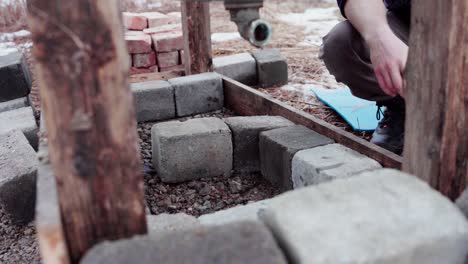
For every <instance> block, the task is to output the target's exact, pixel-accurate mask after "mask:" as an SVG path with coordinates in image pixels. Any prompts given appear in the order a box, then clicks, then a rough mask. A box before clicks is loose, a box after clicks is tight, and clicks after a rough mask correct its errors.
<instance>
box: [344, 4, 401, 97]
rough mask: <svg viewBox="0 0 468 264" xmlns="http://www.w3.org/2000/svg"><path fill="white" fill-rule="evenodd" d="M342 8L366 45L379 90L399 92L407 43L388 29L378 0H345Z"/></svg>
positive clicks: (384, 9) (383, 10) (388, 92)
mask: <svg viewBox="0 0 468 264" xmlns="http://www.w3.org/2000/svg"><path fill="white" fill-rule="evenodd" d="M344 12H345V14H346V17H347V18H348V20H349V21H350V22H351V24H353V26H354V27H355V28H356V29H357V30H358V31H359V32H360V33H361V35H362V37H363V38H364V40H365V41H366V43H367V45H368V46H369V48H370V53H371V61H372V66H373V67H374V71H375V74H376V76H377V81H378V82H379V85H380V87H381V88H382V90H383V91H384V92H385V93H387V94H388V95H390V96H396V95H398V94H401V95H402V93H403V92H402V90H403V72H404V69H405V65H406V60H407V57H408V46H407V45H406V44H405V43H403V42H402V41H401V40H400V39H399V38H398V37H397V36H396V35H395V34H394V33H393V31H392V29H391V28H390V26H389V25H388V22H387V10H386V8H385V5H384V3H383V1H382V0H348V1H347V2H346V5H345V8H344Z"/></svg>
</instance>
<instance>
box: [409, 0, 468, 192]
mask: <svg viewBox="0 0 468 264" xmlns="http://www.w3.org/2000/svg"><path fill="white" fill-rule="evenodd" d="M413 5H414V7H413V14H412V16H413V17H412V22H411V26H412V28H411V37H410V52H409V60H408V66H407V71H406V73H407V74H406V80H407V83H408V88H407V89H406V91H405V97H406V103H407V114H406V116H407V120H406V139H405V152H404V157H405V161H404V164H403V169H404V170H405V171H407V172H409V173H411V174H414V175H417V176H418V177H420V178H421V179H423V180H425V181H427V182H428V183H429V184H430V185H431V186H432V187H434V188H435V189H437V190H439V191H440V192H442V193H443V194H444V195H446V196H448V197H450V198H451V199H453V200H455V199H456V198H457V197H458V196H459V195H460V194H461V192H462V191H463V190H464V189H465V187H466V185H467V183H468V179H467V178H468V122H467V121H468V120H467V113H468V78H467V76H468V1H464V0H461V1H456V0H444V1H436V0H415V1H413Z"/></svg>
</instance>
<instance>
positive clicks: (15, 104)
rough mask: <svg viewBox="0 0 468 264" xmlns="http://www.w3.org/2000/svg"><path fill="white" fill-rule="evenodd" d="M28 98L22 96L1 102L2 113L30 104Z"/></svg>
mask: <svg viewBox="0 0 468 264" xmlns="http://www.w3.org/2000/svg"><path fill="white" fill-rule="evenodd" d="M28 105H29V103H28V98H27V97H22V98H18V99H13V100H10V101H6V102H3V103H0V113H2V112H7V111H11V110H15V109H18V108H22V107H26V106H28Z"/></svg>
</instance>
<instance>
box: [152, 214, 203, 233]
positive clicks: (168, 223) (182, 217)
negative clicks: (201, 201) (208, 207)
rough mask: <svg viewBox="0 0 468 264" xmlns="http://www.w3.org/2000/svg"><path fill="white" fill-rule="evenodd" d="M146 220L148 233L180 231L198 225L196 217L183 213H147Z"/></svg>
mask: <svg viewBox="0 0 468 264" xmlns="http://www.w3.org/2000/svg"><path fill="white" fill-rule="evenodd" d="M146 222H147V225H148V232H149V234H154V235H159V234H161V233H166V232H169V231H182V230H187V229H191V228H194V227H195V226H198V225H200V223H199V222H198V220H197V218H195V217H193V216H190V215H187V214H184V213H179V214H174V215H170V214H160V215H147V216H146Z"/></svg>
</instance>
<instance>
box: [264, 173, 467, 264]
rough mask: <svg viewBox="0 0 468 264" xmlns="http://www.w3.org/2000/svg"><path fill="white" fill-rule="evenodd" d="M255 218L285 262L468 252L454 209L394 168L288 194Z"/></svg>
mask: <svg viewBox="0 0 468 264" xmlns="http://www.w3.org/2000/svg"><path fill="white" fill-rule="evenodd" d="M261 218H262V219H263V220H264V221H265V223H266V224H267V225H268V226H269V227H270V229H271V230H272V232H273V233H274V234H275V237H276V238H277V239H278V241H279V243H280V245H281V246H282V248H284V249H285V250H286V251H287V254H288V256H289V258H290V259H291V260H292V263H315V264H322V263H356V264H357V263H388V264H390V263H392V264H414V263H424V264H440V263H451V264H462V263H464V261H465V257H466V256H467V253H468V247H467V245H468V222H467V220H466V219H465V217H464V216H463V215H462V213H461V212H460V210H458V209H457V208H456V207H455V206H454V204H453V203H451V202H450V201H449V200H448V199H446V198H445V197H443V196H442V195H440V194H439V193H438V192H436V191H434V190H433V189H431V188H430V187H429V186H428V185H427V184H426V183H424V182H422V181H420V180H419V179H417V178H416V177H414V176H411V175H408V174H404V173H402V172H399V171H396V170H389V169H382V170H376V171H371V172H365V173H363V174H361V175H359V176H355V177H352V178H347V179H343V180H339V181H332V182H329V183H324V184H319V185H315V186H310V187H307V188H302V189H300V190H295V191H294V192H288V193H286V194H283V195H280V196H278V197H276V198H274V199H272V201H271V202H270V205H269V207H268V208H267V209H266V210H265V211H264V212H263V214H262V215H261Z"/></svg>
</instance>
